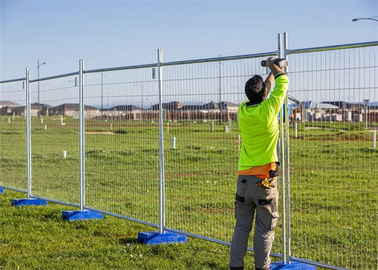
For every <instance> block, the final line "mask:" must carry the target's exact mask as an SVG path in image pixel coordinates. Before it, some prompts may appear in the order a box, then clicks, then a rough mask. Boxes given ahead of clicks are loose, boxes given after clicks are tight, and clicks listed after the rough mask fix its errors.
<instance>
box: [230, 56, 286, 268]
mask: <svg viewBox="0 0 378 270" xmlns="http://www.w3.org/2000/svg"><path fill="white" fill-rule="evenodd" d="M266 64H267V66H268V67H269V69H270V70H271V72H270V74H269V75H268V77H267V79H266V80H265V82H264V81H263V79H262V77H261V76H259V75H255V76H253V77H252V78H251V79H249V80H248V81H247V82H246V84H245V94H246V95H247V98H248V101H245V102H243V103H242V104H241V105H240V107H239V111H238V119H239V127H240V133H241V139H242V148H241V151H240V156H239V173H238V179H237V192H236V201H235V217H236V225H235V229H234V235H233V237H232V243H231V251H230V269H244V256H245V254H246V251H247V247H248V237H249V233H250V232H251V229H252V223H253V218H254V214H255V212H256V226H255V235H254V239H253V247H254V256H255V266H256V270H259V269H260V270H268V269H269V268H270V257H269V253H270V250H271V248H272V244H273V240H274V230H275V227H276V224H277V219H278V186H277V185H278V183H277V175H278V168H277V164H278V163H277V162H278V158H277V153H276V144H277V140H278V136H279V129H278V121H277V116H278V113H279V110H280V108H281V106H282V103H283V100H284V97H285V95H286V91H287V88H288V83H289V80H288V77H287V76H286V75H285V74H284V73H283V72H282V70H281V68H280V67H279V66H278V65H277V64H276V63H275V59H274V58H273V57H270V58H269V59H268V60H267V63H266ZM273 80H275V87H274V90H273V92H272V93H271V95H270V97H269V98H268V99H266V97H267V95H268V93H269V90H270V88H271V86H272V84H273Z"/></svg>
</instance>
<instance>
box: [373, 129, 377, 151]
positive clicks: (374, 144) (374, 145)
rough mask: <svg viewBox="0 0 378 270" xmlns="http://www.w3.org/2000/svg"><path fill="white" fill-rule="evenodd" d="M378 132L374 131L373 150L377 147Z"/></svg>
mask: <svg viewBox="0 0 378 270" xmlns="http://www.w3.org/2000/svg"><path fill="white" fill-rule="evenodd" d="M376 144H377V131H376V130H375V129H374V131H373V149H375V147H376V146H377V145H376Z"/></svg>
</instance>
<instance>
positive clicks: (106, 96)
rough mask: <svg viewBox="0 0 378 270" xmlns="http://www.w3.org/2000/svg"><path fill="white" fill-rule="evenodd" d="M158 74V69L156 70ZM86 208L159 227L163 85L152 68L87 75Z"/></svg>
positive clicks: (85, 98) (85, 85)
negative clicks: (160, 130)
mask: <svg viewBox="0 0 378 270" xmlns="http://www.w3.org/2000/svg"><path fill="white" fill-rule="evenodd" d="M155 72H156V69H155ZM84 102H85V104H86V106H88V108H90V109H92V108H96V109H95V110H93V111H92V112H89V111H87V113H86V116H85V118H86V121H85V149H86V150H85V151H86V155H85V159H86V163H85V166H86V175H85V176H86V180H85V182H86V206H87V207H89V208H95V209H100V210H103V211H106V212H109V213H113V214H117V215H120V216H123V217H128V218H132V219H136V220H138V221H142V222H148V223H153V224H158V216H159V208H158V207H159V119H158V113H159V111H158V106H157V105H156V104H157V103H158V82H157V77H156V76H155V78H153V70H152V69H151V68H140V69H139V68H138V69H127V70H121V71H107V72H95V73H88V74H84Z"/></svg>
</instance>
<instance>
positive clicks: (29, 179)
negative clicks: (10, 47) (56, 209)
mask: <svg viewBox="0 0 378 270" xmlns="http://www.w3.org/2000/svg"><path fill="white" fill-rule="evenodd" d="M25 82H26V87H25V92H26V104H25V109H26V111H25V114H26V160H27V177H26V179H27V198H26V199H13V200H12V205H14V206H29V205H47V202H46V201H45V200H41V199H38V198H33V196H32V156H31V110H30V109H31V108H30V107H31V101H30V96H31V89H30V70H29V69H28V68H26V76H25Z"/></svg>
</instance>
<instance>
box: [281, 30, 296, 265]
mask: <svg viewBox="0 0 378 270" xmlns="http://www.w3.org/2000/svg"><path fill="white" fill-rule="evenodd" d="M287 48H288V36H287V32H285V33H284V34H283V57H284V58H287V50H288V49H287ZM284 71H285V73H288V71H289V69H288V67H285V68H284ZM288 96H289V94H288V92H287V93H286V97H285V137H286V141H285V151H286V159H285V166H286V168H285V170H286V187H285V191H286V207H285V209H286V234H287V236H286V237H287V243H286V245H287V259H288V261H290V256H291V232H290V133H289V129H290V126H289V100H288ZM293 121H294V119H293Z"/></svg>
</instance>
